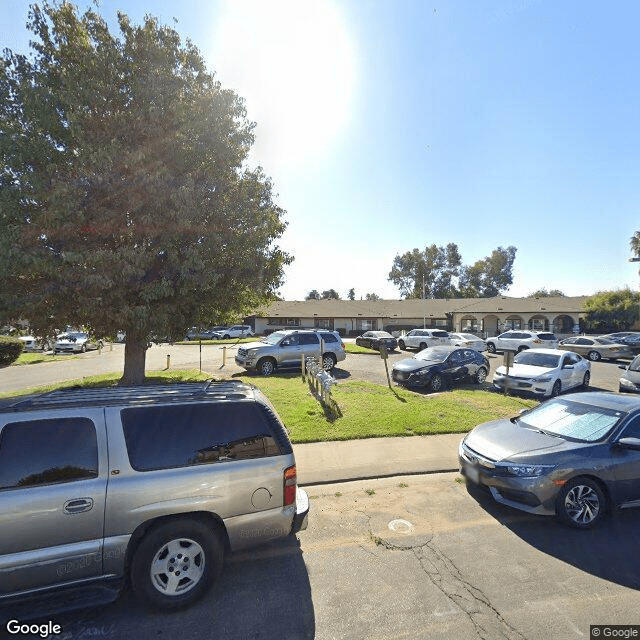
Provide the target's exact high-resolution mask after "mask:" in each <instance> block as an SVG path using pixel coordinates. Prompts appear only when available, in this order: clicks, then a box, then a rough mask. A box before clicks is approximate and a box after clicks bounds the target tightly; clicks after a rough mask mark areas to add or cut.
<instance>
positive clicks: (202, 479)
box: [0, 381, 309, 611]
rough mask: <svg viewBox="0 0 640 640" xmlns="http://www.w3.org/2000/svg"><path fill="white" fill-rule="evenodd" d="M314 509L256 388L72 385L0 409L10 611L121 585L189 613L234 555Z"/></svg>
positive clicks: (282, 533)
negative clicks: (27, 602)
mask: <svg viewBox="0 0 640 640" xmlns="http://www.w3.org/2000/svg"><path fill="white" fill-rule="evenodd" d="M308 510H309V502H308V499H307V495H306V493H305V492H304V491H303V490H302V489H300V488H298V487H297V483H296V465H295V460H294V456H293V450H292V447H291V442H290V441H289V438H288V436H287V432H286V430H285V427H284V426H283V424H282V422H281V421H280V419H279V418H278V416H277V415H276V413H275V411H274V409H273V407H272V406H271V404H270V403H269V401H268V400H267V399H266V398H265V396H264V395H263V394H262V393H261V392H260V391H259V390H258V389H256V388H255V387H253V386H251V385H247V384H245V383H242V382H238V381H232V382H230V381H227V382H221V383H211V382H209V383H206V384H186V385H173V386H165V387H130V388H125V387H123V388H115V389H114V388H110V389H79V390H78V389H75V390H64V391H56V392H53V393H50V394H44V395H40V396H33V397H31V398H29V399H26V400H22V401H18V402H16V403H14V404H9V405H5V406H2V407H0V531H2V535H1V536H0V607H2V608H3V609H4V608H5V606H4V605H7V606H9V607H10V606H12V603H18V604H19V603H20V602H21V601H24V599H25V598H27V597H31V596H33V595H34V594H44V595H46V596H47V597H51V596H53V595H54V593H53V592H55V593H56V594H60V592H61V590H62V591H63V592H65V590H72V591H73V589H72V588H74V587H75V588H76V591H80V594H78V593H75V596H78V595H81V596H82V595H86V597H87V598H93V600H94V601H95V599H96V597H97V596H96V594H97V593H100V592H101V593H104V592H105V587H110V590H109V593H110V596H111V597H108V598H106V600H109V599H113V598H114V597H115V596H117V594H118V592H119V588H120V587H121V586H122V585H123V583H124V582H125V580H126V579H127V578H128V579H129V580H130V583H131V586H132V589H133V592H134V593H135V594H136V595H137V596H138V597H139V598H140V599H141V600H142V601H143V602H145V603H146V604H147V605H149V606H152V607H154V608H159V609H162V610H168V609H179V608H183V607H186V606H188V605H190V604H192V603H193V602H194V601H195V600H197V599H198V598H199V597H200V596H202V595H203V594H204V593H205V591H206V590H207V589H208V588H209V586H210V585H211V584H212V583H213V581H214V580H215V579H216V578H217V577H218V576H219V574H220V572H221V571H222V567H223V556H224V553H225V552H226V551H227V550H232V551H233V550H236V549H242V548H246V547H251V546H255V545H258V544H261V543H263V542H266V541H268V540H273V539H277V538H284V537H286V536H288V535H289V534H294V533H297V532H298V531H300V530H302V529H305V528H306V526H307V514H308ZM92 589H93V591H92ZM52 600H53V601H54V602H55V601H56V600H58V601H60V602H61V603H62V605H63V606H65V608H69V605H68V604H66V603H64V600H65V598H61V597H58V598H53V599H52ZM43 604H44V606H45V607H46V608H49V606H50V601H49V600H46V601H45V602H44V603H43ZM53 606H54V609H55V605H53ZM79 606H83V603H82V599H81V601H80V602H79ZM33 610H37V609H34V608H32V609H31V611H33Z"/></svg>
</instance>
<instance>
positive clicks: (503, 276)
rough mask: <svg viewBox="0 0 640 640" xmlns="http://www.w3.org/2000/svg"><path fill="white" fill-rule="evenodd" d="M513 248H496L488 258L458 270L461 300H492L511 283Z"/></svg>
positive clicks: (514, 254) (514, 253)
mask: <svg viewBox="0 0 640 640" xmlns="http://www.w3.org/2000/svg"><path fill="white" fill-rule="evenodd" d="M516 251H517V249H516V248H515V247H507V248H506V249H504V248H503V247H498V248H497V249H494V250H493V251H492V252H491V255H490V256H487V257H486V258H483V259H482V260H478V261H477V262H474V263H473V264H472V265H470V266H468V267H463V268H462V269H461V270H460V278H459V281H458V288H459V293H460V296H461V297H463V298H493V297H494V296H497V295H499V294H500V293H502V292H503V291H504V290H505V289H508V288H509V285H511V284H512V283H513V262H514V260H515V258H516Z"/></svg>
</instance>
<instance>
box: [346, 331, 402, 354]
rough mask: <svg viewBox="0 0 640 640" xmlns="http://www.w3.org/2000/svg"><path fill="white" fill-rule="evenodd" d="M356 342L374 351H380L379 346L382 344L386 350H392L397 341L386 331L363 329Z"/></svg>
mask: <svg viewBox="0 0 640 640" xmlns="http://www.w3.org/2000/svg"><path fill="white" fill-rule="evenodd" d="M356 344H357V345H358V346H360V347H367V348H368V349H375V350H376V351H380V347H381V346H382V345H384V346H385V348H386V349H387V351H393V350H394V349H395V348H396V347H397V346H398V341H397V340H396V339H395V338H394V337H393V336H392V335H391V334H390V333H387V332H386V331H365V332H364V333H363V334H362V335H361V336H358V337H357V338H356Z"/></svg>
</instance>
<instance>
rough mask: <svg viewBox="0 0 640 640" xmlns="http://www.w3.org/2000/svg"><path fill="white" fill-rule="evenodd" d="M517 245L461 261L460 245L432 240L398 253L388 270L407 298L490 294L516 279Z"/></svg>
mask: <svg viewBox="0 0 640 640" xmlns="http://www.w3.org/2000/svg"><path fill="white" fill-rule="evenodd" d="M515 255H516V248H515V247H507V248H506V249H503V248H502V247H498V248H497V249H494V250H493V252H492V253H491V255H490V256H487V257H486V258H483V259H482V260H478V261H477V262H475V263H474V264H472V265H469V266H465V265H463V264H462V258H461V256H460V251H459V250H458V245H456V244H455V243H453V242H450V243H449V244H448V245H447V246H446V247H438V246H437V245H435V244H432V245H430V246H428V247H426V248H425V250H424V251H420V250H419V249H413V251H407V252H406V253H404V254H403V255H397V256H396V257H395V259H394V261H393V268H392V269H391V272H390V273H389V280H391V281H392V282H393V283H394V284H395V285H396V286H397V287H398V288H399V289H400V292H401V294H402V295H403V296H404V297H405V298H455V297H458V296H459V297H463V298H490V297H493V296H497V295H498V294H499V293H501V292H503V291H504V290H505V289H507V288H508V287H509V285H510V284H512V282H513V262H514V260H515Z"/></svg>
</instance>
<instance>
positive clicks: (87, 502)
mask: <svg viewBox="0 0 640 640" xmlns="http://www.w3.org/2000/svg"><path fill="white" fill-rule="evenodd" d="M92 508H93V498H75V499H74V500H67V501H66V502H65V503H64V512H65V513H68V514H74V513H82V512H83V511H90V510H91V509H92Z"/></svg>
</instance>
